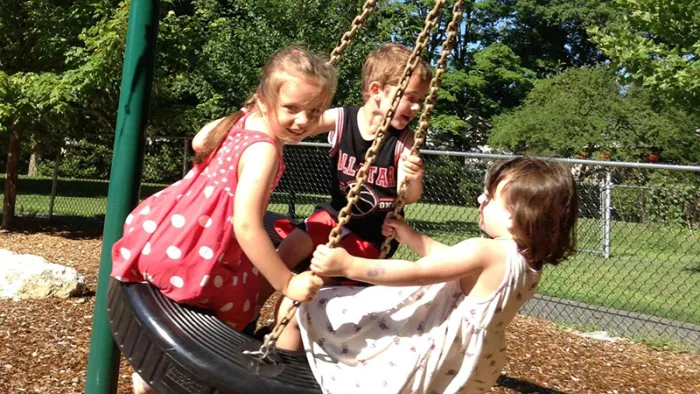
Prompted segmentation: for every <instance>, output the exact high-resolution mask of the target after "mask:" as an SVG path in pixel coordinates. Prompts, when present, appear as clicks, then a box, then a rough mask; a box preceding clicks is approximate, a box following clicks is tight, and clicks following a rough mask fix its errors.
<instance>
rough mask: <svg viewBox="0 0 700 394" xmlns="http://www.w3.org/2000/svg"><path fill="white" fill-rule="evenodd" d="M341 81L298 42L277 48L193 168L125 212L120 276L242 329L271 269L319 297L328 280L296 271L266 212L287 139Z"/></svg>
mask: <svg viewBox="0 0 700 394" xmlns="http://www.w3.org/2000/svg"><path fill="white" fill-rule="evenodd" d="M335 87H336V77H335V71H334V70H333V68H332V67H331V66H329V65H327V64H326V63H325V62H324V61H323V60H322V59H321V58H319V57H317V56H315V55H313V54H310V53H308V52H306V51H304V50H301V49H298V48H286V49H283V50H281V51H279V52H277V53H276V54H275V55H273V56H272V57H271V58H270V59H269V60H268V61H267V63H266V65H265V67H264V69H263V75H262V79H261V81H260V85H259V86H258V88H257V90H256V92H255V94H254V95H253V97H252V98H251V99H250V100H248V102H247V104H246V106H245V108H244V109H243V110H241V111H239V112H236V113H234V114H232V115H229V116H228V117H225V118H222V119H219V120H216V121H214V122H212V123H210V124H208V125H206V126H205V127H204V128H203V129H202V130H201V131H200V132H199V133H198V134H197V135H196V136H195V137H194V139H193V140H192V147H193V148H194V150H195V152H196V155H195V159H194V163H195V165H194V168H192V170H191V171H190V172H189V173H187V175H186V176H185V177H184V178H183V179H182V180H180V181H177V182H175V183H174V184H172V185H171V186H169V187H167V188H166V189H164V190H162V191H160V192H158V193H156V194H154V195H152V196H151V197H149V198H148V199H146V200H145V201H143V202H142V203H141V204H140V205H139V206H138V207H137V208H136V209H135V210H134V211H133V212H132V213H131V214H130V215H129V216H128V217H127V219H126V223H125V224H124V236H123V238H121V239H120V240H119V241H118V242H117V243H115V244H114V247H113V249H112V260H113V269H112V277H113V278H115V279H117V280H119V281H123V282H144V281H147V282H149V283H151V284H152V285H154V286H155V287H157V288H158V289H160V291H161V292H162V293H163V294H165V295H166V296H167V297H169V298H170V299H172V300H173V301H176V302H180V303H184V304H189V305H195V306H198V307H203V308H207V309H211V310H212V311H214V312H215V313H216V315H217V316H218V317H219V318H220V319H221V320H223V321H225V322H226V323H228V324H229V325H230V326H231V327H233V328H234V329H238V330H242V329H243V328H244V327H245V326H246V324H248V323H249V322H250V321H252V320H253V317H254V313H255V310H256V306H257V298H258V292H259V291H260V285H261V282H262V279H263V278H262V277H263V276H264V278H265V279H267V280H268V281H269V282H270V283H271V284H272V285H273V286H274V288H275V289H276V290H277V291H280V292H281V293H282V294H284V295H286V296H287V297H289V298H291V299H294V300H297V301H302V302H305V301H310V300H311V299H313V297H314V296H315V295H316V293H317V292H318V289H319V288H320V286H321V285H322V284H323V283H322V281H321V279H320V278H318V277H314V276H312V275H311V274H310V273H303V274H299V275H296V276H295V275H293V273H292V272H291V271H290V270H289V269H288V268H287V267H286V266H285V265H284V263H283V262H282V260H280V258H279V256H278V255H277V252H276V251H275V248H274V246H273V244H272V242H271V241H270V239H269V237H268V235H267V233H266V232H265V229H264V227H263V215H264V213H265V211H266V209H267V204H268V202H269V198H270V194H271V193H272V190H273V189H274V188H275V186H276V185H277V183H278V182H279V179H280V177H281V176H282V173H283V172H284V168H285V165H284V161H283V156H282V149H283V145H284V144H285V143H295V142H299V141H300V140H301V139H303V138H304V137H306V136H307V135H308V134H309V131H310V130H311V129H312V128H313V126H315V125H316V124H317V123H318V121H319V117H320V115H321V114H322V113H323V111H324V110H325V109H326V108H327V107H328V106H329V105H330V102H331V99H332V97H333V94H334V92H335ZM261 275H262V276H261ZM261 301H262V302H264V301H265V300H261Z"/></svg>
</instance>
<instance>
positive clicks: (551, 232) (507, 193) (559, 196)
mask: <svg viewBox="0 0 700 394" xmlns="http://www.w3.org/2000/svg"><path fill="white" fill-rule="evenodd" d="M504 180H505V181H507V184H506V185H505V186H504V187H503V191H502V192H501V193H502V196H503V198H504V199H505V201H504V202H505V204H506V207H507V208H508V210H509V211H510V213H511V215H512V218H513V227H512V228H511V233H512V234H513V238H514V240H515V242H516V244H517V245H518V249H519V251H520V253H521V254H522V255H523V256H524V257H525V259H526V260H527V261H528V262H529V263H530V264H531V265H532V266H534V267H536V268H538V269H539V268H541V267H542V265H543V264H545V263H549V264H553V265H556V264H558V263H559V262H560V261H562V260H563V259H565V258H566V257H568V256H569V255H570V254H571V253H573V252H574V251H575V244H576V229H575V227H576V220H577V219H578V193H577V190H576V182H575V181H574V177H573V176H572V175H571V171H570V170H569V169H568V168H567V167H565V166H563V165H561V164H558V163H555V162H551V161H544V160H539V159H535V158H532V157H519V158H515V159H510V160H507V161H504V162H501V163H498V164H496V165H494V166H493V167H491V168H490V169H489V173H488V176H487V177H486V190H487V192H488V193H489V195H494V193H495V192H496V188H497V187H498V184H499V183H501V181H504Z"/></svg>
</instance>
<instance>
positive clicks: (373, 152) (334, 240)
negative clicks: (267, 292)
mask: <svg viewBox="0 0 700 394" xmlns="http://www.w3.org/2000/svg"><path fill="white" fill-rule="evenodd" d="M444 4H445V0H437V1H436V2H435V6H434V7H433V9H432V10H431V11H430V13H428V15H427V16H426V17H425V24H424V26H423V30H421V32H420V34H419V35H418V38H417V39H416V45H415V47H414V48H413V52H411V56H409V57H408V62H407V63H406V68H405V69H404V72H403V75H402V76H401V80H400V82H399V86H398V89H396V91H394V92H393V96H392V98H391V108H390V109H389V110H388V111H387V112H386V114H384V119H383V121H382V124H381V125H380V126H379V129H378V130H377V135H376V136H375V137H374V141H373V142H372V146H371V147H370V148H369V149H368V150H367V154H366V155H365V162H364V164H363V165H362V167H360V169H359V170H358V171H357V176H356V177H355V180H356V181H357V182H356V183H355V185H353V187H352V188H351V189H350V191H349V192H348V195H347V200H348V203H347V205H346V206H345V207H344V208H343V209H341V210H340V212H339V213H338V224H337V225H336V226H335V228H333V230H332V231H331V233H330V235H329V236H328V243H327V244H326V246H328V247H329V248H334V247H336V246H338V244H339V243H340V239H341V230H342V228H343V226H345V225H346V224H347V223H348V222H349V221H350V212H351V210H352V206H353V205H355V204H356V203H357V201H358V200H359V199H360V187H362V184H363V183H365V181H367V175H368V173H369V167H370V166H371V165H372V163H374V160H376V158H377V153H378V152H379V148H380V147H381V144H382V143H383V142H384V137H385V136H386V132H387V130H389V123H391V118H392V117H393V116H394V113H395V112H396V109H397V108H398V107H399V102H401V97H402V96H403V92H404V91H405V90H406V88H407V87H408V82H409V81H410V80H411V75H413V70H414V69H415V68H416V66H417V65H418V62H419V61H420V54H421V53H422V52H423V50H424V49H425V47H426V46H428V41H429V39H430V32H431V31H432V30H433V28H434V27H435V25H436V24H437V22H438V19H439V17H440V9H441V8H442V7H443V5H444ZM299 305H301V303H300V302H299V301H294V303H293V304H292V307H291V308H289V310H288V311H287V314H286V315H285V316H284V318H283V319H282V320H280V321H279V322H278V323H277V325H276V326H275V328H274V329H273V330H272V332H271V333H270V334H268V335H266V336H265V340H264V341H263V345H262V347H261V348H260V351H259V353H263V351H264V354H265V356H264V357H266V355H267V353H269V351H270V350H272V349H274V347H275V344H276V342H277V338H279V336H280V334H281V333H282V331H284V328H285V327H286V326H287V324H288V323H289V322H290V321H291V319H292V318H293V316H294V314H295V313H296V311H297V308H298V307H299ZM261 356H262V354H261Z"/></svg>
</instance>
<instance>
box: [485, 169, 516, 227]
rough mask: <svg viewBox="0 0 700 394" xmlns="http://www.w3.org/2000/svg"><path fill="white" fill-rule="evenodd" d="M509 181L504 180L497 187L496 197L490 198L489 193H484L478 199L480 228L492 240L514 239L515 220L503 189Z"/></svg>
mask: <svg viewBox="0 0 700 394" xmlns="http://www.w3.org/2000/svg"><path fill="white" fill-rule="evenodd" d="M509 181H510V180H509V179H504V180H502V181H501V182H500V183H499V184H498V186H497V187H496V193H495V195H493V196H490V195H489V194H488V191H484V193H482V194H481V195H480V196H479V199H478V201H479V204H480V205H479V228H481V231H483V232H485V233H486V234H488V235H489V236H490V237H491V238H499V237H512V235H511V233H510V228H511V227H512V226H513V220H512V217H511V213H510V211H509V210H508V208H507V207H506V201H505V199H504V198H503V195H502V192H503V188H504V187H505V186H506V185H507V184H508V182H509Z"/></svg>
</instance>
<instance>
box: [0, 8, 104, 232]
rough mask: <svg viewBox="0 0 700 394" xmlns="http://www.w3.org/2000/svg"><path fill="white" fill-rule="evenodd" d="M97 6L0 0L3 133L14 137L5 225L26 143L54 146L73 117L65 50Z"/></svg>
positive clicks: (11, 211)
mask: <svg viewBox="0 0 700 394" xmlns="http://www.w3.org/2000/svg"><path fill="white" fill-rule="evenodd" d="M93 3H95V4H98V3H99V2H98V1H94V2H93ZM92 8H93V5H92V4H89V3H88V1H87V0H85V1H83V0H80V1H75V2H73V1H47V0H29V1H19V0H2V1H1V2H0V81H1V82H0V85H2V88H1V90H2V92H0V108H2V109H1V110H0V119H2V124H3V126H2V127H1V128H2V129H3V130H0V132H2V131H4V133H5V136H6V137H7V136H9V138H8V140H9V142H8V145H7V148H8V156H7V164H6V171H5V172H6V178H7V179H6V182H5V190H4V202H3V220H2V227H3V228H9V227H11V226H12V218H13V215H14V203H15V198H16V193H17V171H18V167H19V160H20V154H21V151H22V148H21V142H22V141H24V142H25V143H28V146H29V148H30V149H31V150H34V149H37V147H40V146H41V145H42V144H43V145H44V146H46V145H50V144H51V143H52V142H53V141H55V136H56V135H57V134H58V133H60V132H61V130H60V128H61V127H63V126H65V125H66V124H67V122H66V119H68V118H69V117H70V116H69V113H70V112H71V106H70V104H69V102H68V100H67V99H68V97H67V95H66V93H65V88H66V86H65V85H64V84H63V83H62V81H61V77H60V74H61V73H62V72H63V71H64V70H65V69H66V68H67V66H66V63H65V56H64V53H65V51H66V50H67V49H68V48H70V47H71V46H72V45H74V44H75V43H77V42H78V33H79V32H80V30H81V29H82V28H83V27H84V26H86V25H87V24H88V23H89V22H90V14H91V13H90V9H92Z"/></svg>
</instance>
